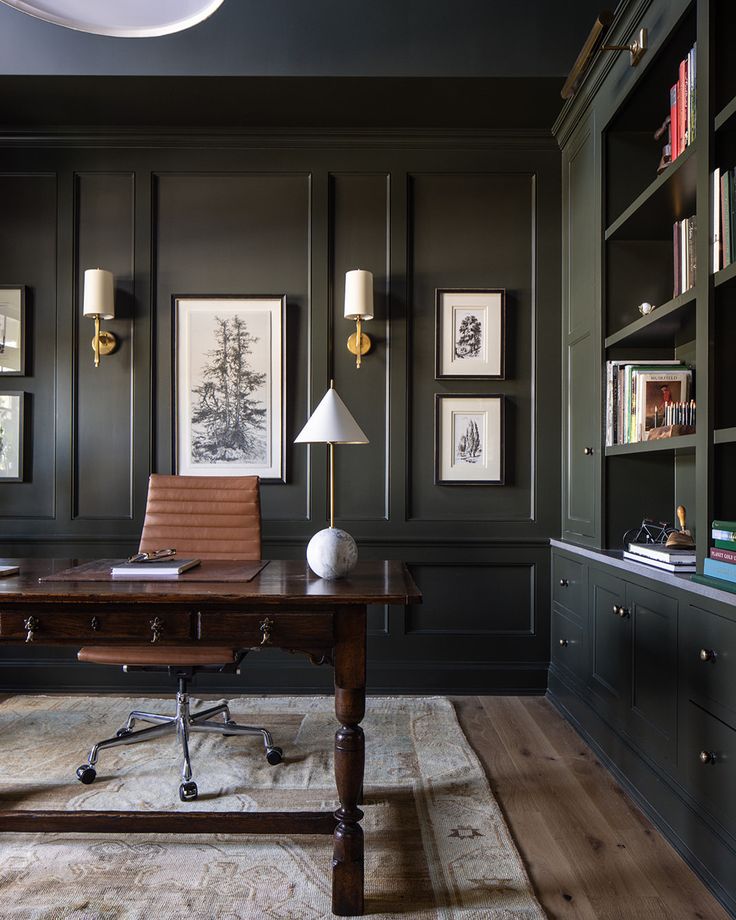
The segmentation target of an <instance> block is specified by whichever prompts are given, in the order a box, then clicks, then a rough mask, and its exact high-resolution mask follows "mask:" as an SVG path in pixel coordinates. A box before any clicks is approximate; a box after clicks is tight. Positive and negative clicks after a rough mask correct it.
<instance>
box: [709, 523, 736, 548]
mask: <svg viewBox="0 0 736 920" xmlns="http://www.w3.org/2000/svg"><path fill="white" fill-rule="evenodd" d="M710 535H711V537H712V538H713V539H714V540H716V541H718V540H728V542H729V543H734V542H736V530H720V529H719V528H718V527H714V528H713V530H711V532H710ZM716 545H717V542H716Z"/></svg>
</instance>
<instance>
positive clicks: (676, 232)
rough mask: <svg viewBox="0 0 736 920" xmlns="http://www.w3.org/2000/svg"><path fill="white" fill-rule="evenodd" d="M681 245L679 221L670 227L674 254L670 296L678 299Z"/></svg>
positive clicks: (680, 283)
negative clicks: (672, 281)
mask: <svg viewBox="0 0 736 920" xmlns="http://www.w3.org/2000/svg"><path fill="white" fill-rule="evenodd" d="M680 245H681V234H680V224H679V221H675V222H674V224H673V225H672V250H673V254H674V259H673V269H674V283H673V286H672V296H673V297H679V296H680V294H682V270H681V267H680V266H681V265H682V253H681V252H680Z"/></svg>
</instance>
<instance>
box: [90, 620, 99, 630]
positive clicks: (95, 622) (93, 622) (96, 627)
mask: <svg viewBox="0 0 736 920" xmlns="http://www.w3.org/2000/svg"><path fill="white" fill-rule="evenodd" d="M89 625H90V626H91V627H92V631H93V632H99V631H100V621H99V619H98V618H97V617H92V620H91V622H90V624H89Z"/></svg>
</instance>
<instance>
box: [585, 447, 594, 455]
mask: <svg viewBox="0 0 736 920" xmlns="http://www.w3.org/2000/svg"><path fill="white" fill-rule="evenodd" d="M583 453H584V454H585V456H586V457H592V456H593V448H592V447H584V448H583Z"/></svg>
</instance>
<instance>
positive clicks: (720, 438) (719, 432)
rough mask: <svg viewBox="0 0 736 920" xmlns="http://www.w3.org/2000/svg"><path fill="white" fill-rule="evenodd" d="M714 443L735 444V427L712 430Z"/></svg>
mask: <svg viewBox="0 0 736 920" xmlns="http://www.w3.org/2000/svg"><path fill="white" fill-rule="evenodd" d="M713 443H714V444H736V428H716V430H715V431H714V432H713Z"/></svg>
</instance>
